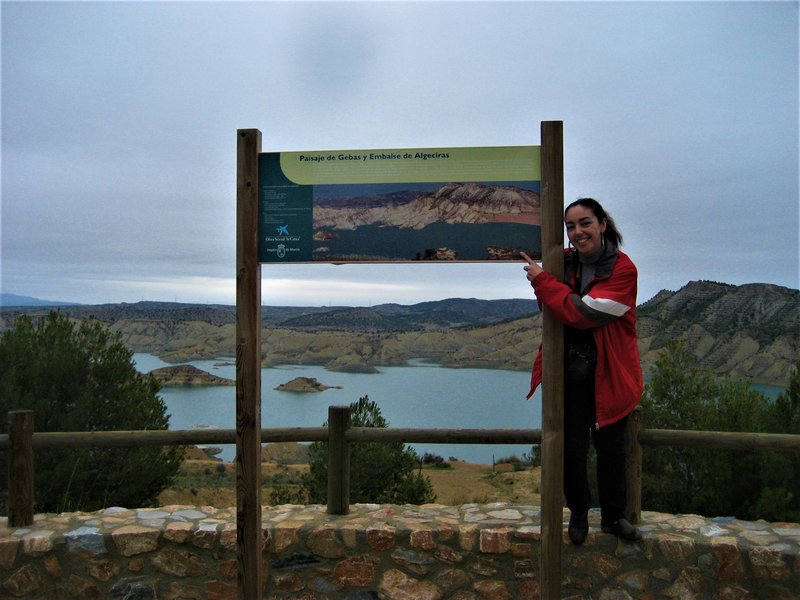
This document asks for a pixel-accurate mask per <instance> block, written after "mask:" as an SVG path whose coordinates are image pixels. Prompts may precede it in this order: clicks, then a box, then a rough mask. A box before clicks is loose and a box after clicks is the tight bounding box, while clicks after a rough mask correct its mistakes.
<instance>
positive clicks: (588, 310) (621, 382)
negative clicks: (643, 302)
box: [528, 247, 644, 427]
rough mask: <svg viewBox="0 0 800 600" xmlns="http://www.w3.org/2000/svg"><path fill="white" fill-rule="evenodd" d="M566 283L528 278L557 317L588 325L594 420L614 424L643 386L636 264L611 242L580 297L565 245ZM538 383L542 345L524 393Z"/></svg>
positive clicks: (632, 404)
mask: <svg viewBox="0 0 800 600" xmlns="http://www.w3.org/2000/svg"><path fill="white" fill-rule="evenodd" d="M564 253H565V255H566V256H565V260H566V263H567V269H566V270H567V274H566V282H565V283H561V282H559V281H558V280H557V279H556V278H555V277H554V276H553V275H551V274H549V273H546V272H543V273H540V274H539V275H537V276H536V278H535V279H534V280H533V281H532V282H531V285H532V286H533V289H534V292H535V293H536V298H537V300H538V301H539V305H540V306H541V305H544V306H546V307H547V308H548V309H550V311H552V313H553V315H554V316H555V318H556V319H558V320H559V321H560V322H562V323H564V324H565V325H569V326H571V327H574V328H576V329H591V330H592V334H593V336H594V341H595V345H596V346H597V367H596V369H595V407H596V415H597V425H598V426H599V427H603V426H605V425H609V424H611V423H614V422H616V421H618V420H620V419H621V418H623V417H624V416H625V415H627V414H628V413H630V412H631V411H632V410H633V409H634V408H635V407H636V405H637V404H638V403H639V399H640V398H641V396H642V392H643V390H644V384H643V382H642V367H641V363H640V362H639V347H638V344H637V340H636V286H637V277H638V275H637V272H636V266H635V265H634V264H633V261H631V259H630V258H628V256H627V255H626V254H624V253H623V252H621V251H619V250H616V249H614V248H613V247H610V248H609V250H608V251H607V252H606V253H605V255H604V256H603V257H602V258H601V259H600V261H599V262H598V263H597V266H596V268H595V275H594V278H593V279H592V281H591V282H590V283H589V285H588V286H587V287H586V289H585V290H584V295H583V296H582V297H581V296H579V295H578V294H576V293H575V292H574V290H573V289H572V288H571V287H570V285H571V284H573V281H572V280H573V279H574V274H573V271H572V270H571V269H570V268H569V264H570V258H571V257H570V256H569V255H570V250H568V249H565V250H564ZM541 382H542V348H541V346H540V347H539V353H538V355H537V356H536V360H535V361H534V365H533V372H532V373H531V390H530V392H529V393H528V398H530V397H531V396H532V395H533V392H534V391H535V390H536V388H537V387H538V386H539V384H540V383H541Z"/></svg>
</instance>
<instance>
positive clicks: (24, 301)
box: [0, 293, 75, 307]
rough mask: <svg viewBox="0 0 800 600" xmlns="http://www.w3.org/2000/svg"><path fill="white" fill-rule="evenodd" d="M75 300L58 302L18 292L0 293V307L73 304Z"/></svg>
mask: <svg viewBox="0 0 800 600" xmlns="http://www.w3.org/2000/svg"><path fill="white" fill-rule="evenodd" d="M74 304H75V303H74V302H56V301H53V300H42V299H41V298H33V297H31V296H18V295H17V294H6V293H2V294H0V307H4V306H5V307H12V306H73V305H74Z"/></svg>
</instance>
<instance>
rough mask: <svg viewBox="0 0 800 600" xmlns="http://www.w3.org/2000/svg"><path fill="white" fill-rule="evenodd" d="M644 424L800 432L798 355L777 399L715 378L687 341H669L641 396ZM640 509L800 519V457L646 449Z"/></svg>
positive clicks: (741, 516)
mask: <svg viewBox="0 0 800 600" xmlns="http://www.w3.org/2000/svg"><path fill="white" fill-rule="evenodd" d="M642 406H643V409H644V417H645V427H647V428H648V429H688V430H705V431H742V432H754V433H788V434H794V435H798V434H800V360H798V361H797V362H796V363H795V366H794V368H793V369H792V374H791V378H790V383H789V386H788V388H787V389H786V390H785V391H784V392H782V393H781V394H780V395H779V396H778V398H777V399H776V400H774V401H770V400H769V399H768V398H767V397H766V396H764V394H762V393H760V392H758V391H756V390H753V389H752V388H751V387H750V385H749V384H747V383H738V382H734V381H732V380H730V379H729V378H725V379H717V378H716V377H715V376H714V374H713V372H712V371H711V370H709V369H704V368H702V367H699V366H698V365H697V360H696V358H695V357H694V356H693V355H692V354H691V353H690V352H688V351H687V349H686V345H685V343H683V342H681V341H676V340H673V341H670V342H668V343H667V345H666V348H665V350H664V352H663V353H662V354H661V355H660V357H659V358H658V360H657V361H656V365H655V369H654V371H653V376H652V379H651V380H650V382H649V383H648V384H647V386H646V389H645V394H644V398H643V400H642ZM643 461H644V467H643V469H644V473H643V485H642V507H643V508H644V509H646V510H656V511H662V512H669V513H676V514H678V513H697V514H703V515H707V516H735V517H737V518H740V519H766V520H768V521H791V522H800V455H798V454H796V453H779V452H765V451H759V452H746V451H733V450H709V449H704V448H673V447H658V448H656V447H648V446H645V447H644V448H643Z"/></svg>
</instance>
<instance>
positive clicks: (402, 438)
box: [0, 427, 800, 452]
mask: <svg viewBox="0 0 800 600" xmlns="http://www.w3.org/2000/svg"><path fill="white" fill-rule="evenodd" d="M345 437H346V438H347V441H348V442H359V443H394V442H402V443H427V444H539V443H541V441H542V430H541V429H403V428H393V427H385V428H384V427H351V428H350V429H348V430H347V432H346V433H345ZM328 438H329V434H328V428H327V427H290V428H273V429H262V430H261V441H262V442H263V443H269V442H327V441H328ZM31 443H32V447H33V448H34V449H35V448H124V447H131V448H138V447H144V446H186V445H196V444H201V445H206V444H235V443H236V430H235V429H175V430H158V431H144V430H132V431H93V432H86V431H75V432H57V433H56V432H38V433H34V434H33V436H32V440H31ZM639 443H640V444H642V445H644V446H673V447H685V448H716V449H721V450H751V451H763V450H769V451H773V452H800V435H792V434H783V433H743V432H730V431H687V430H682V429H642V430H641V431H640V432H639ZM10 448H11V439H10V436H9V434H0V450H9V449H10Z"/></svg>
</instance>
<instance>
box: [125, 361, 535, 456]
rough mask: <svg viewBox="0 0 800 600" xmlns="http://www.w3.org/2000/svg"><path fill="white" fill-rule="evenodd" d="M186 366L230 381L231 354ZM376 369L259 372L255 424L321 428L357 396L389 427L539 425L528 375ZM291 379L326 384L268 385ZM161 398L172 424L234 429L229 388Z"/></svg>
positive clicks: (424, 448) (439, 447)
mask: <svg viewBox="0 0 800 600" xmlns="http://www.w3.org/2000/svg"><path fill="white" fill-rule="evenodd" d="M133 358H134V360H135V361H136V367H137V369H138V370H139V371H140V372H143V373H147V372H149V371H151V370H153V369H156V368H159V367H165V366H170V365H169V363H165V362H163V361H161V360H160V359H159V358H158V357H156V356H153V355H150V354H134V357H133ZM189 364H191V365H194V366H195V367H197V368H199V369H202V370H204V371H208V372H209V373H213V374H214V375H218V376H220V377H227V378H229V379H235V374H236V367H235V365H234V360H233V359H226V358H220V359H214V360H198V361H192V362H190V363H189ZM378 369H379V371H380V372H379V373H377V374H362V373H336V372H331V371H326V370H325V368H324V367H319V366H299V365H285V366H278V367H272V368H269V369H262V371H261V402H262V404H261V426H262V427H263V428H273V427H320V426H322V424H323V423H324V422H325V421H326V420H327V418H328V407H329V406H332V405H348V404H350V403H352V402H355V401H356V400H358V399H359V398H360V397H362V396H369V399H370V400H372V401H373V402H375V403H377V404H378V406H379V407H380V410H381V414H382V415H383V417H384V418H385V419H386V421H387V422H388V424H389V427H413V428H448V429H465V428H469V429H473V428H475V429H539V428H541V415H542V404H541V390H537V392H536V394H535V395H534V396H533V397H532V398H531V400H525V394H526V393H527V392H528V387H529V384H530V373H527V372H519V371H503V370H496V369H450V368H445V367H440V366H438V365H435V364H430V363H425V362H420V361H414V362H411V363H410V364H409V365H408V366H404V367H379V368H378ZM295 377H314V378H316V379H317V380H318V381H319V382H320V383H322V384H324V385H327V386H331V389H328V390H325V391H323V392H319V393H308V394H298V393H291V392H279V391H276V390H275V389H274V388H275V387H276V386H278V385H280V384H282V383H286V382H288V381H290V380H292V379H294V378H295ZM161 397H162V398H163V399H164V402H165V403H166V405H167V412H168V413H169V414H170V425H169V427H170V429H192V428H196V427H203V426H207V427H214V428H221V429H234V428H235V427H236V392H235V387H234V386H169V387H164V388H162V390H161ZM410 445H411V446H413V447H414V448H415V450H416V451H417V453H418V454H420V455H422V454H423V453H425V452H430V453H432V454H438V455H439V456H442V457H444V458H445V459H449V458H451V457H453V458H457V459H459V460H463V461H467V462H472V463H479V464H492V462H493V460H497V459H500V458H502V457H507V456H511V455H514V454H516V455H517V456H519V457H521V456H522V455H523V454H527V453H530V452H531V446H530V445H520V444H410ZM222 450H223V451H222V454H220V455H219V456H220V458H222V459H223V460H233V458H234V456H235V446H233V445H227V446H224V447H222Z"/></svg>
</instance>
